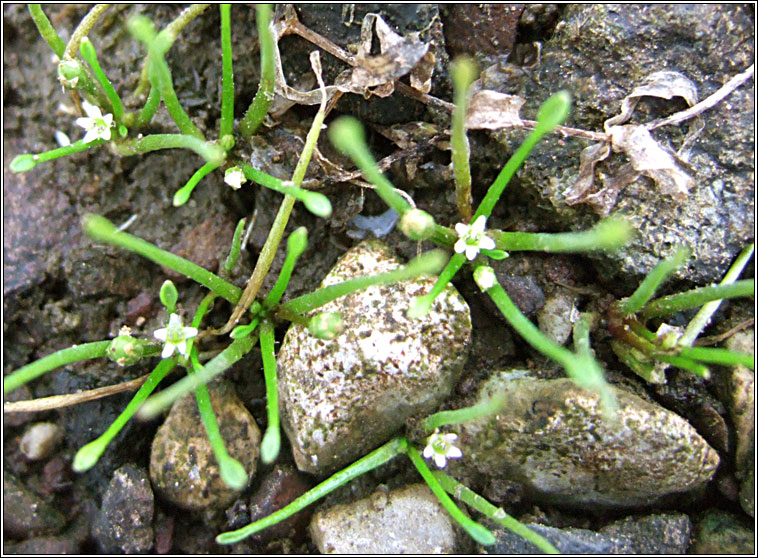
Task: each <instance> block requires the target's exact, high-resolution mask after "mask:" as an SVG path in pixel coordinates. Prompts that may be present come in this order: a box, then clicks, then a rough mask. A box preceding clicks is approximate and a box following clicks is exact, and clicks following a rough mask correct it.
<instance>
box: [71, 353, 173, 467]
mask: <svg viewBox="0 0 758 558" xmlns="http://www.w3.org/2000/svg"><path fill="white" fill-rule="evenodd" d="M174 366H176V361H175V360H174V359H163V360H161V361H160V362H159V363H158V366H156V367H155V369H154V370H153V371H152V372H151V373H150V376H149V377H148V379H147V380H146V381H145V383H144V384H142V387H140V389H139V390H138V391H137V393H135V394H134V397H132V400H131V401H130V402H129V404H128V405H127V406H126V408H125V409H124V410H123V411H122V412H121V414H120V415H119V416H118V418H117V419H116V420H115V421H113V423H112V424H111V425H110V426H109V427H108V429H107V430H106V431H105V432H103V434H101V435H100V436H99V437H98V438H96V439H95V440H93V441H91V442H89V443H88V444H86V445H84V446H82V447H81V448H80V449H79V451H77V452H76V456H74V462H73V465H72V468H73V469H74V471H76V472H78V473H82V472H84V471H87V470H89V469H91V468H92V467H93V466H94V465H95V464H96V463H97V461H98V460H99V459H100V456H101V455H102V454H103V452H104V451H105V449H106V448H107V447H108V444H110V443H111V441H112V440H113V438H115V437H116V435H117V434H118V433H119V432H121V429H122V428H124V426H125V425H126V423H127V422H128V421H129V419H130V418H132V416H134V414H135V413H136V412H137V409H139V408H140V405H142V403H143V402H144V401H145V399H147V398H148V396H149V395H150V394H151V393H152V392H153V391H154V390H155V388H156V387H158V384H159V383H160V382H161V380H163V378H165V377H166V375H167V374H168V373H169V372H171V370H172V369H173V368H174Z"/></svg>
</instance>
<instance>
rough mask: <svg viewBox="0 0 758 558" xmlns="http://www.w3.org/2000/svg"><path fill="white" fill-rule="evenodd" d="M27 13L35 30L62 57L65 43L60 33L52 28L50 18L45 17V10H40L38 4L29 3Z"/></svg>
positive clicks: (40, 7)
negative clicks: (35, 27)
mask: <svg viewBox="0 0 758 558" xmlns="http://www.w3.org/2000/svg"><path fill="white" fill-rule="evenodd" d="M29 13H30V14H31V16H32V20H33V21H34V25H36V26H37V31H39V34H40V35H42V38H43V39H45V42H46V43H47V44H48V46H49V47H50V48H51V49H52V50H53V52H54V53H55V55H56V56H57V57H58V58H63V53H64V52H65V50H66V43H64V42H63V39H61V37H60V35H58V33H57V32H56V30H55V29H54V28H53V26H52V24H51V23H50V20H49V19H47V16H46V15H45V12H43V11H42V6H41V5H40V4H29Z"/></svg>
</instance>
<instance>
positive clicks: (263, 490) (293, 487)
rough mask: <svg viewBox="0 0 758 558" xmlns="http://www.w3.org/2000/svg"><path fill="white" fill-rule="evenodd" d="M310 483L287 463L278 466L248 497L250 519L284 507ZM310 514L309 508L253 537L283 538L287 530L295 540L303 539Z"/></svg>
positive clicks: (268, 539) (265, 538) (309, 486)
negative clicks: (250, 496)
mask: <svg viewBox="0 0 758 558" xmlns="http://www.w3.org/2000/svg"><path fill="white" fill-rule="evenodd" d="M311 486H312V483H311V482H310V480H309V479H308V477H307V476H306V475H303V474H300V473H298V472H297V471H296V470H295V468H294V467H292V466H290V465H277V466H275V467H274V469H273V471H271V472H270V473H269V474H268V475H266V477H265V478H264V479H263V481H262V482H261V486H260V488H259V489H258V490H257V491H256V492H255V494H253V496H252V498H251V499H250V522H253V521H257V520H259V519H261V518H263V517H266V516H267V515H270V514H272V513H274V512H275V511H277V510H279V509H281V508H283V507H284V506H286V505H287V504H289V503H290V502H292V501H293V500H294V499H295V498H297V497H299V496H301V495H303V494H305V493H306V492H307V491H308V490H309V489H310V488H311ZM312 514H313V508H312V507H308V508H306V509H304V510H302V511H300V512H298V513H297V514H295V515H293V516H292V517H290V518H288V519H285V520H284V521H282V522H281V523H277V524H276V525H274V526H273V527H270V528H268V529H266V530H264V531H261V532H260V533H256V534H255V535H253V536H254V537H255V538H256V539H258V540H261V541H264V542H268V541H271V540H273V539H276V538H283V537H286V536H288V535H289V534H290V533H292V534H293V538H294V540H295V541H296V543H299V542H302V537H303V535H304V534H305V528H306V527H307V526H308V522H309V521H310V519H311V515H312Z"/></svg>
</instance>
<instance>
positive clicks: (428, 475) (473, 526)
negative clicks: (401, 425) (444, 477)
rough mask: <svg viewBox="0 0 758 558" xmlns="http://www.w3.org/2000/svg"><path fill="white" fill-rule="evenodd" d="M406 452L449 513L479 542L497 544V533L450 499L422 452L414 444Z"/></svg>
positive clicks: (486, 544)
mask: <svg viewBox="0 0 758 558" xmlns="http://www.w3.org/2000/svg"><path fill="white" fill-rule="evenodd" d="M406 453H407V454H408V457H409V458H410V460H411V462H412V463H413V465H415V467H416V469H417V470H418V472H419V473H420V474H421V477H422V478H423V479H424V481H425V482H426V484H427V485H428V486H429V488H431V490H432V492H434V495H435V496H437V499H438V500H439V501H440V503H441V504H442V505H443V507H444V508H445V509H446V510H447V513H449V514H450V517H452V518H453V519H455V520H456V521H457V522H458V523H459V524H460V526H461V527H463V528H464V529H465V530H466V532H467V533H468V534H469V535H471V537H472V538H473V539H474V540H475V541H476V542H478V543H479V544H481V545H485V546H489V545H492V544H495V535H493V534H492V532H491V531H490V530H489V529H487V528H486V527H484V526H483V525H480V524H479V523H477V522H476V521H474V520H473V519H471V518H470V517H468V516H467V515H464V513H463V512H462V511H461V510H460V508H458V506H456V505H455V503H454V502H453V501H452V500H451V499H450V496H448V495H447V493H446V492H445V490H444V489H443V488H442V486H440V483H439V482H438V481H437V478H436V477H435V476H434V475H433V474H432V472H431V471H430V470H429V467H427V466H426V463H424V459H423V458H422V457H421V454H419V452H418V450H417V449H416V448H414V447H413V446H411V445H408V448H407V450H406Z"/></svg>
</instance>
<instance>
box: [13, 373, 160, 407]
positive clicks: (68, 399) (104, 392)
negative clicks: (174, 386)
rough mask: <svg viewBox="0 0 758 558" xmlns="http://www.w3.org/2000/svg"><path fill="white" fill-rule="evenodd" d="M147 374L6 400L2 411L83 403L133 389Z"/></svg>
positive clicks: (141, 382)
mask: <svg viewBox="0 0 758 558" xmlns="http://www.w3.org/2000/svg"><path fill="white" fill-rule="evenodd" d="M149 376H150V374H145V375H144V376H140V377H139V378H135V379H134V380H129V381H128V382H123V383H121V384H115V385H112V386H105V387H101V388H95V389H90V390H87V391H82V392H79V393H68V394H65V395H51V396H50V397H42V398H40V399H30V400H27V401H8V402H6V403H4V404H3V413H35V412H39V411H50V410H52V409H60V408H61V407H70V406H72V405H78V404H79V403H85V402H86V401H94V400H95V399H102V398H103V397H110V396H111V395H115V394H117V393H123V392H125V391H135V390H137V389H139V388H140V387H141V386H142V384H144V383H145V381H146V380H147V379H148V377H149Z"/></svg>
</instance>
